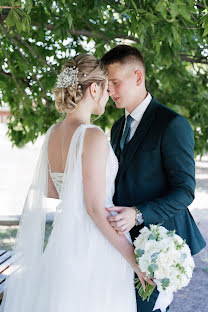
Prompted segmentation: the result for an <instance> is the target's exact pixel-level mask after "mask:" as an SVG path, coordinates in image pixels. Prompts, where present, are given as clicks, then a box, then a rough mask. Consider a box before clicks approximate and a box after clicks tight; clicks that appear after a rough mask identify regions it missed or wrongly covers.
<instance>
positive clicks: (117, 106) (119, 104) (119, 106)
mask: <svg viewBox="0 0 208 312" xmlns="http://www.w3.org/2000/svg"><path fill="white" fill-rule="evenodd" d="M114 103H115V105H116V108H118V109H122V108H125V106H124V105H122V104H121V103H116V102H114Z"/></svg>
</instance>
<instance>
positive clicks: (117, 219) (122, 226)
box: [106, 206, 136, 234]
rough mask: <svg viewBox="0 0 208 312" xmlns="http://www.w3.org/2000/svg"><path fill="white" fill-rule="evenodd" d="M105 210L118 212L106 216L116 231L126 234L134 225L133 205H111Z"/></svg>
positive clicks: (134, 213)
mask: <svg viewBox="0 0 208 312" xmlns="http://www.w3.org/2000/svg"><path fill="white" fill-rule="evenodd" d="M106 210H107V211H109V212H111V211H116V212H118V214H117V215H115V216H108V221H109V222H110V224H111V226H113V227H114V229H115V230H116V231H117V232H118V233H120V234H126V233H127V232H129V231H130V230H131V229H132V228H133V227H134V226H135V223H136V211H135V209H134V208H133V207H121V206H113V207H109V208H106Z"/></svg>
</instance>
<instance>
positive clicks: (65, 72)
mask: <svg viewBox="0 0 208 312" xmlns="http://www.w3.org/2000/svg"><path fill="white" fill-rule="evenodd" d="M106 77H107V69H106V68H105V66H104V65H103V64H102V63H101V62H100V61H99V60H97V59H96V57H95V56H93V55H89V54H79V55H76V56H75V57H73V58H72V59H69V60H68V61H67V62H66V63H65V64H64V65H63V67H62V69H61V73H60V75H58V81H57V84H56V87H55V89H54V90H53V92H54V96H55V105H56V109H57V110H58V111H59V112H60V113H71V112H73V111H74V110H75V109H76V108H77V103H78V102H79V101H80V100H81V99H82V98H83V97H84V96H85V93H86V90H87V88H88V87H89V86H90V85H91V84H92V83H93V82H95V83H97V84H98V85H99V86H101V88H102V89H103V90H104V87H105V84H106Z"/></svg>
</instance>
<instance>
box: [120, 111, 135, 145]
mask: <svg viewBox="0 0 208 312" xmlns="http://www.w3.org/2000/svg"><path fill="white" fill-rule="evenodd" d="M132 121H133V118H132V117H131V116H130V115H128V116H127V119H126V126H125V130H124V132H123V134H122V137H121V141H120V149H121V151H123V149H124V146H125V144H127V143H128V141H129V137H130V132H131V123H132Z"/></svg>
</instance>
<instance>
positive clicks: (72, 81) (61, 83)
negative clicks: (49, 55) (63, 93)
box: [56, 66, 78, 90]
mask: <svg viewBox="0 0 208 312" xmlns="http://www.w3.org/2000/svg"><path fill="white" fill-rule="evenodd" d="M77 74H78V68H77V67H76V66H73V67H66V68H64V69H63V70H62V72H61V73H60V74H59V75H58V77H57V84H56V86H57V88H68V87H70V89H71V90H73V89H74V88H75V87H76V86H78V77H77Z"/></svg>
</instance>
